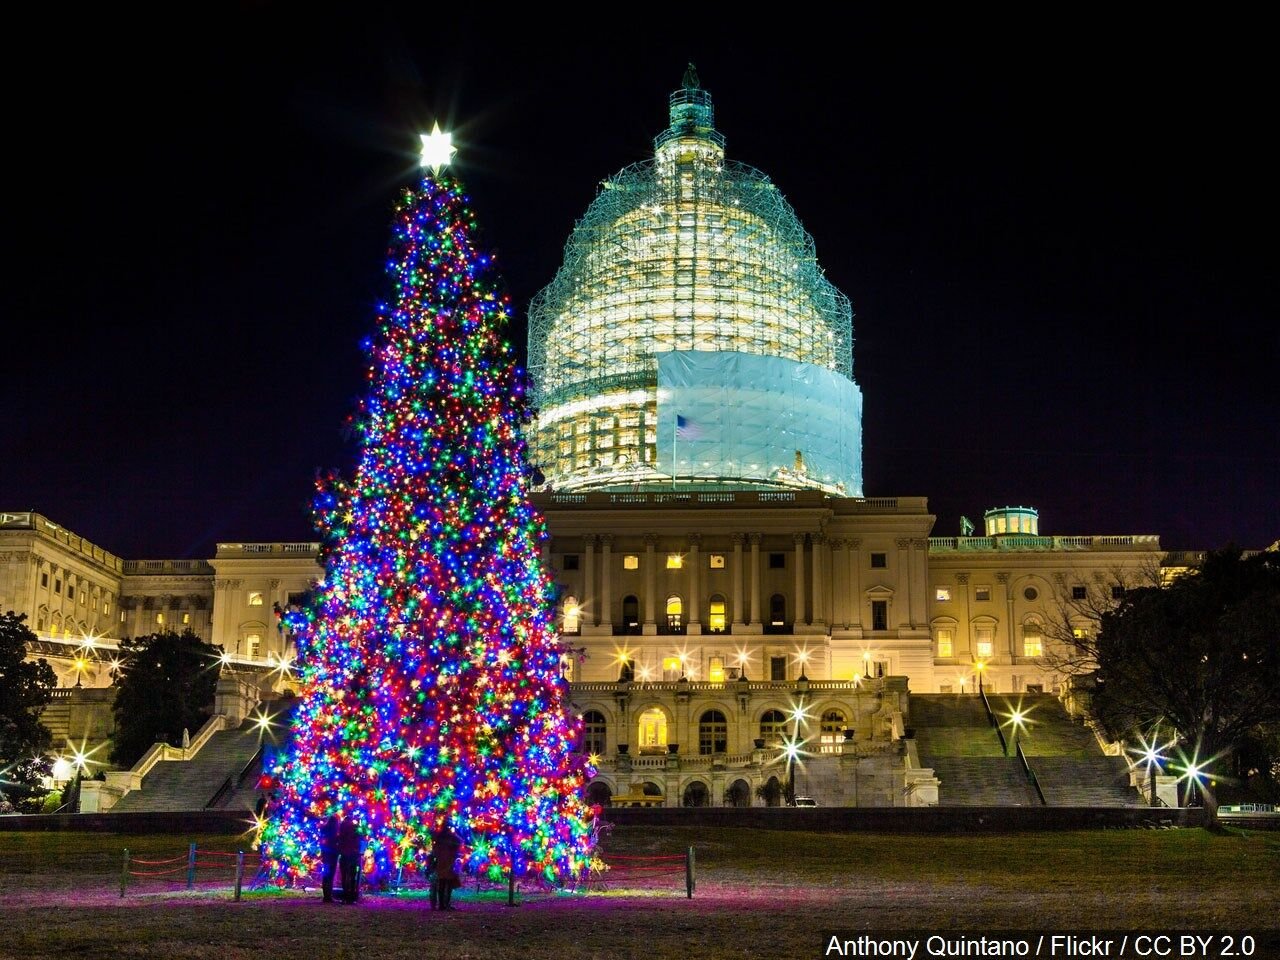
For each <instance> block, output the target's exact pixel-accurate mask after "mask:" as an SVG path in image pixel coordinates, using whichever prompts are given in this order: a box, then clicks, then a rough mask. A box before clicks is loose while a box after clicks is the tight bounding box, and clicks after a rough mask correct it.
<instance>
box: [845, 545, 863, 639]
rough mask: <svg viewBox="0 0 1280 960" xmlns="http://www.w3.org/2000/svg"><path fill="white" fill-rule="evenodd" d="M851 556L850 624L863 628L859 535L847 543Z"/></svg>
mask: <svg viewBox="0 0 1280 960" xmlns="http://www.w3.org/2000/svg"><path fill="white" fill-rule="evenodd" d="M846 549H847V550H848V553H847V554H846V556H848V558H849V579H850V581H851V582H852V586H851V589H850V594H849V626H851V627H856V628H858V629H859V630H861V629H862V541H861V540H860V539H858V538H857V537H854V538H852V539H851V540H849V542H848V543H847V544H846Z"/></svg>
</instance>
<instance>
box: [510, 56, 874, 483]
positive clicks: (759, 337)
mask: <svg viewBox="0 0 1280 960" xmlns="http://www.w3.org/2000/svg"><path fill="white" fill-rule="evenodd" d="M670 118H671V122H670V126H669V127H668V128H667V129H666V130H664V131H663V132H662V133H660V134H659V135H658V136H657V137H656V138H655V140H654V146H655V157H654V159H653V160H650V161H646V162H644V163H638V164H635V165H633V166H630V167H627V168H626V169H624V170H622V171H621V172H619V173H618V174H617V175H615V176H614V177H612V178H610V179H609V180H607V181H605V182H604V184H603V187H602V189H601V191H600V193H599V195H598V196H597V197H596V199H595V200H594V201H593V202H592V204H591V206H590V208H589V209H588V210H587V213H586V215H585V216H584V217H583V218H582V219H581V220H580V221H579V222H578V223H577V225H576V226H575V227H574V230H573V234H572V236H571V237H570V238H569V242H568V243H567V244H566V246H565V257H564V263H563V265H562V266H561V268H560V270H559V272H558V273H557V274H556V277H555V279H554V280H553V281H552V282H551V283H550V284H549V285H548V286H547V287H546V288H545V289H544V290H542V291H541V292H540V293H539V294H538V296H537V297H536V298H535V299H534V301H533V304H532V305H531V307H530V311H529V369H530V374H531V375H532V378H533V398H534V403H535V405H536V406H537V408H538V418H537V422H536V424H535V427H534V429H533V432H532V437H531V441H532V442H531V455H532V458H533V461H534V462H535V463H536V464H537V465H538V466H539V468H540V469H541V470H542V472H543V474H544V476H545V478H546V481H547V484H548V485H549V486H552V487H553V488H555V489H560V490H566V489H603V488H609V487H615V488H618V487H625V488H631V487H632V486H634V485H637V484H641V485H650V484H661V485H665V486H668V487H669V486H672V485H681V486H685V485H697V486H717V487H729V488H741V487H743V486H747V487H751V486H761V485H763V486H766V487H805V488H818V489H823V490H827V491H828V492H830V493H834V494H843V495H848V496H860V495H861V485H862V483H861V394H860V392H859V391H858V388H857V386H856V384H854V382H853V379H852V366H853V355H852V347H851V333H852V330H851V327H852V324H851V319H852V316H851V312H850V308H849V301H848V299H847V298H846V297H845V296H844V295H843V294H842V293H841V292H840V291H839V290H837V289H836V288H835V287H834V286H832V285H831V283H829V282H828V281H827V279H826V278H825V277H824V276H823V274H822V270H821V268H820V267H819V266H818V263H817V257H816V254H815V251H814V245H813V240H812V238H811V237H810V236H809V235H808V234H807V233H806V232H805V231H804V228H803V227H802V226H801V225H800V222H799V221H798V220H797V219H796V215H795V212H794V211H793V210H792V209H791V207H790V205H789V204H788V203H787V201H786V200H785V199H784V198H783V196H782V195H781V193H780V192H779V191H778V189H777V188H776V187H775V186H774V184H773V183H772V182H771V181H770V180H769V178H768V177H766V176H765V175H764V174H763V173H761V172H760V171H758V170H755V169H753V168H751V167H748V166H744V165H742V164H738V163H733V162H731V161H726V160H725V157H724V137H723V136H722V135H721V134H720V133H719V132H718V131H717V130H716V129H715V115H714V108H713V105H712V101H711V95H710V94H709V93H707V91H705V90H703V89H702V88H701V87H700V86H699V84H698V79H697V75H696V73H694V72H693V68H692V66H691V67H690V68H689V71H688V72H686V74H685V80H684V85H683V86H682V87H681V88H680V89H679V90H676V91H675V92H674V93H672V94H671V97H670Z"/></svg>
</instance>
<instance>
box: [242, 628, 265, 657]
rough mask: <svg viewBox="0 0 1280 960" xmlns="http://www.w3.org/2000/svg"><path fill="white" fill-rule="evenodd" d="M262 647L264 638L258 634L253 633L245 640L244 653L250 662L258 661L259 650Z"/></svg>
mask: <svg viewBox="0 0 1280 960" xmlns="http://www.w3.org/2000/svg"><path fill="white" fill-rule="evenodd" d="M261 646H262V637H261V636H259V635H258V634H256V633H251V634H249V635H248V636H247V637H245V638H244V652H245V656H247V657H248V658H249V659H250V660H256V659H257V657H258V648H259V647H261Z"/></svg>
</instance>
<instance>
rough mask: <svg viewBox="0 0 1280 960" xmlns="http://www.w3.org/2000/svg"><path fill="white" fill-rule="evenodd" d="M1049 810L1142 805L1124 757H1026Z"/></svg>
mask: <svg viewBox="0 0 1280 960" xmlns="http://www.w3.org/2000/svg"><path fill="white" fill-rule="evenodd" d="M1027 760H1028V762H1030V764H1031V769H1032V770H1034V771H1035V772H1036V777H1037V779H1039V781H1040V789H1041V790H1043V791H1044V799H1045V801H1046V802H1047V803H1048V804H1049V806H1051V807H1138V806H1145V804H1144V803H1143V800H1142V797H1141V796H1140V795H1139V794H1138V791H1137V790H1135V789H1134V788H1133V787H1131V786H1130V785H1129V764H1128V762H1127V761H1126V760H1125V758H1124V757H1104V756H1096V757H1090V758H1088V759H1083V760H1082V759H1077V758H1074V757H1028V758H1027Z"/></svg>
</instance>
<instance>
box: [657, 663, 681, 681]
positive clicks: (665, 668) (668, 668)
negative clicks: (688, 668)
mask: <svg viewBox="0 0 1280 960" xmlns="http://www.w3.org/2000/svg"><path fill="white" fill-rule="evenodd" d="M683 672H684V671H682V670H681V669H680V658H679V657H663V658H662V679H663V680H679V679H680V675H681V674H682V673H683Z"/></svg>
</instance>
